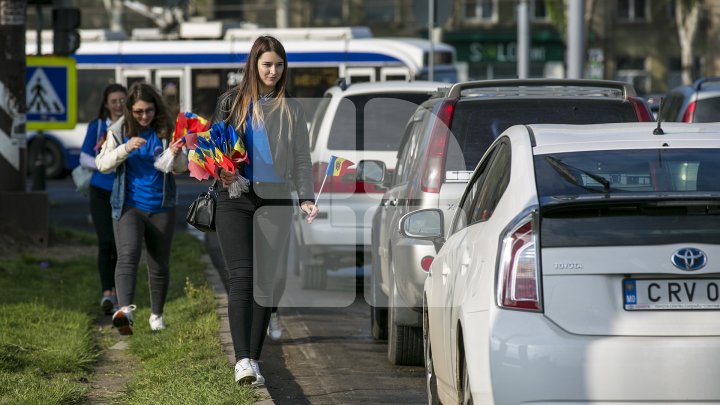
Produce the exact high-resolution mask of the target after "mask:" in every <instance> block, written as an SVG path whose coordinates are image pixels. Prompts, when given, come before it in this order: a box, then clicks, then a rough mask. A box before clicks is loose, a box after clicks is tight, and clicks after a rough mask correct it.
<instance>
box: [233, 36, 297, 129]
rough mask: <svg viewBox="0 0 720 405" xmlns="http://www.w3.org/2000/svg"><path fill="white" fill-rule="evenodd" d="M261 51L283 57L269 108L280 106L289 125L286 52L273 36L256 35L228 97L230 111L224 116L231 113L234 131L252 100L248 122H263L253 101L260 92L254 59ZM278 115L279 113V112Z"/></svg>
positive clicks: (243, 118) (241, 125)
mask: <svg viewBox="0 0 720 405" xmlns="http://www.w3.org/2000/svg"><path fill="white" fill-rule="evenodd" d="M265 52H275V53H276V54H278V56H280V57H281V58H282V60H283V64H284V69H283V72H282V75H281V76H280V80H278V82H277V84H275V89H273V91H274V93H275V95H274V97H273V98H272V99H271V101H270V102H271V105H272V110H275V109H276V108H280V109H281V111H282V112H283V113H284V114H285V115H286V116H287V118H288V120H287V121H288V125H292V124H291V123H292V121H291V120H290V111H289V109H288V106H287V103H286V100H285V91H286V83H287V74H288V73H287V72H288V63H287V54H286V53H285V47H283V45H282V44H281V43H280V41H278V40H277V39H276V38H274V37H271V36H269V35H262V36H260V37H258V38H257V39H256V40H255V42H254V43H253V45H252V47H251V48H250V52H249V53H248V58H247V61H245V74H244V75H243V79H242V81H241V82H240V84H238V87H237V93H236V94H237V97H235V100H233V101H232V104H231V107H230V114H228V119H230V118H231V117H232V118H233V119H234V121H235V125H236V126H237V130H238V131H242V130H244V129H245V117H247V115H248V111H249V110H250V104H251V103H252V104H254V105H255V106H256V107H255V108H253V109H252V122H253V124H256V125H257V124H258V123H261V122H263V113H262V109H261V108H259V106H258V105H257V102H258V100H260V97H261V96H262V94H260V74H259V73H258V60H259V59H260V56H261V55H262V54H263V53H265ZM281 115H282V114H281ZM290 130H291V131H292V128H290Z"/></svg>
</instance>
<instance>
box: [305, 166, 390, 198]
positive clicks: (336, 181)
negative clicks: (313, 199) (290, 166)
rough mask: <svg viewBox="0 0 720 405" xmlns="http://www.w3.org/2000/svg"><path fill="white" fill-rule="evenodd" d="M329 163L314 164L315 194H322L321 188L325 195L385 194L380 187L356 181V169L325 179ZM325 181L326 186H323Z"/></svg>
mask: <svg viewBox="0 0 720 405" xmlns="http://www.w3.org/2000/svg"><path fill="white" fill-rule="evenodd" d="M327 167H328V162H315V163H313V183H314V187H315V193H318V192H320V187H322V188H323V194H324V193H327V192H330V193H384V192H385V190H384V189H382V188H381V187H380V186H379V185H376V184H371V183H366V182H363V181H356V180H355V179H356V175H357V171H356V170H355V169H348V170H347V171H346V172H345V174H343V175H342V176H337V177H332V176H328V178H327V179H325V172H326V171H327ZM323 180H325V184H324V185H323Z"/></svg>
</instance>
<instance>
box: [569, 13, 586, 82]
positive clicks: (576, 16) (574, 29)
mask: <svg viewBox="0 0 720 405" xmlns="http://www.w3.org/2000/svg"><path fill="white" fill-rule="evenodd" d="M584 25H585V0H568V33H567V41H568V53H567V66H568V72H567V77H568V79H582V77H583V71H584V69H585V49H584V48H585V27H584Z"/></svg>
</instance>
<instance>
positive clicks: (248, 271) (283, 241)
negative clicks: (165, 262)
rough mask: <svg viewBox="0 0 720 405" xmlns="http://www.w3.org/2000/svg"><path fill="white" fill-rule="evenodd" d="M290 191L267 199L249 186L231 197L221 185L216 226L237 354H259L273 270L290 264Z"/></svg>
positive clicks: (237, 356) (240, 356)
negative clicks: (236, 195)
mask: <svg viewBox="0 0 720 405" xmlns="http://www.w3.org/2000/svg"><path fill="white" fill-rule="evenodd" d="M287 196H288V198H287V199H283V200H263V199H261V198H260V197H258V196H256V195H255V193H254V192H253V190H252V189H251V190H250V191H249V192H248V193H243V194H242V195H241V196H240V197H238V198H229V196H228V193H227V191H225V190H220V191H218V201H217V206H216V212H215V228H216V232H217V236H218V241H219V243H220V249H221V250H222V254H223V258H224V259H225V268H226V270H227V272H228V318H229V321H230V334H231V335H232V340H233V347H234V349H235V359H236V360H240V359H243V358H251V359H255V360H258V359H259V358H260V352H261V351H262V346H263V342H264V341H265V332H266V330H267V327H268V323H269V322H270V309H271V307H272V306H273V301H274V300H273V284H274V283H273V281H274V278H275V274H276V273H277V271H278V269H281V271H285V267H286V265H287V245H288V236H289V234H290V225H291V224H290V221H291V219H292V213H293V210H292V206H291V204H292V201H291V200H290V195H289V193H287ZM253 243H254V245H255V254H253ZM253 258H257V260H253ZM253 263H254V264H255V266H253ZM253 267H255V268H254V269H253ZM253 298H254V299H253Z"/></svg>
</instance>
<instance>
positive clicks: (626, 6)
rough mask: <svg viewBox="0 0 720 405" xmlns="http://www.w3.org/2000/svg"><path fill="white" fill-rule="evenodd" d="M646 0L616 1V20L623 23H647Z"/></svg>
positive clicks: (647, 4)
mask: <svg viewBox="0 0 720 405" xmlns="http://www.w3.org/2000/svg"><path fill="white" fill-rule="evenodd" d="M649 7H650V2H649V1H647V0H618V10H617V15H618V18H619V19H621V20H625V21H647V20H648V18H649V16H650V11H649Z"/></svg>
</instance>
